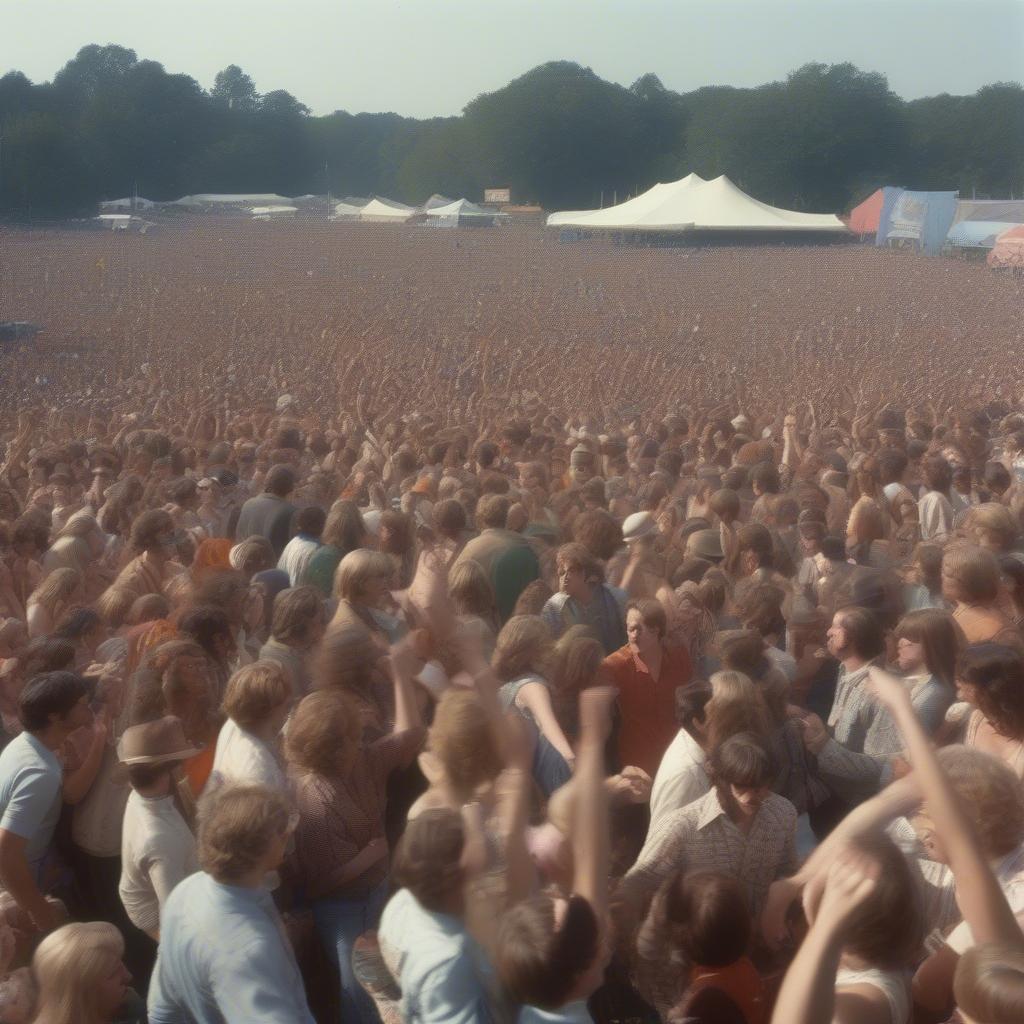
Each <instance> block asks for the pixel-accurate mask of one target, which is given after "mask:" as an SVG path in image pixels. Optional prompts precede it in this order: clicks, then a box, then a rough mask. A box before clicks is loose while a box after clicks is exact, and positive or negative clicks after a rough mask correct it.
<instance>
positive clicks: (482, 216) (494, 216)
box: [426, 199, 509, 227]
mask: <svg viewBox="0 0 1024 1024" xmlns="http://www.w3.org/2000/svg"><path fill="white" fill-rule="evenodd" d="M426 215H427V223H429V224H433V225H435V226H439V227H458V226H459V225H460V224H462V225H476V226H487V225H493V224H496V223H497V222H499V221H506V220H508V219H509V218H508V214H505V213H497V212H496V211H494V210H485V209H484V208H483V207H482V206H477V204H476V203H471V202H470V201H469V200H468V199H456V200H455V201H454V202H452V203H449V204H448V205H447V206H435V207H433V208H431V209H428V210H427V211H426Z"/></svg>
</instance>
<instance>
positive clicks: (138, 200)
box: [100, 196, 156, 213]
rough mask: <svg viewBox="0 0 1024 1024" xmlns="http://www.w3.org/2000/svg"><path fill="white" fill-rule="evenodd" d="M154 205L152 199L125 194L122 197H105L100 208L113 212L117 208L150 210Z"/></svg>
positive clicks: (106, 211)
mask: <svg viewBox="0 0 1024 1024" xmlns="http://www.w3.org/2000/svg"><path fill="white" fill-rule="evenodd" d="M155 205H156V203H154V202H153V200H152V199H143V198H142V196H125V197H124V199H107V200H105V201H104V202H102V203H100V209H101V210H103V211H104V212H105V213H114V212H116V211H118V210H151V209H153V207H154V206H155Z"/></svg>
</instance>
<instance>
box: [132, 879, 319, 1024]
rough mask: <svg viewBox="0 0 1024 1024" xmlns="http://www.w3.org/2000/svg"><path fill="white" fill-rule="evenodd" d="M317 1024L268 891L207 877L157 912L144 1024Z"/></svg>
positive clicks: (188, 884)
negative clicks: (155, 946) (157, 932)
mask: <svg viewBox="0 0 1024 1024" xmlns="http://www.w3.org/2000/svg"><path fill="white" fill-rule="evenodd" d="M257 1022H259V1024H315V1022H314V1020H313V1015H312V1014H311V1013H310V1012H309V1006H308V1005H307V1003H306V993H305V990H304V988H303V985H302V976H301V975H300V974H299V968H298V965H297V964H296V963H295V955H294V954H293V953H292V948H291V946H290V945H289V943H288V940H287V938H286V937H285V933H284V930H283V927H282V925H281V919H280V917H279V916H278V913H277V908H276V907H275V906H274V901H273V899H272V898H271V895H270V893H269V892H267V891H266V890H265V889H243V888H241V887H239V886H233V885H223V884H221V883H220V882H217V881H215V880H214V879H213V878H211V877H210V875H208V874H206V873H205V872H199V873H197V874H194V875H191V876H189V877H188V878H186V879H185V880H184V881H183V882H180V883H179V884H178V885H177V886H175V888H174V891H173V892H172V893H171V895H170V897H168V900H167V902H166V903H165V904H164V907H163V910H162V911H161V913H160V948H159V952H158V954H157V960H156V967H155V969H154V971H153V979H152V981H151V982H150V986H149V1024H257Z"/></svg>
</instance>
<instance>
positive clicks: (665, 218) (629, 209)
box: [547, 174, 848, 233]
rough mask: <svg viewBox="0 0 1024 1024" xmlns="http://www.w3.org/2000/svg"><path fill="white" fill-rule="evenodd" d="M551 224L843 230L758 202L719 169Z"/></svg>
mask: <svg viewBox="0 0 1024 1024" xmlns="http://www.w3.org/2000/svg"><path fill="white" fill-rule="evenodd" d="M547 222H548V225H549V226H552V227H577V228H588V229H590V230H596V231H600V230H619V231H638V232H639V231H646V232H658V231H666V232H668V231H672V232H681V231H764V232H768V231H779V232H787V233H799V232H823V233H824V232H846V231H847V230H848V229H847V227H846V225H845V224H843V222H842V221H841V220H840V219H839V218H838V217H836V216H835V215H834V214H831V213H799V212H797V211H796V210H782V209H779V208H778V207H775V206H769V205H768V204H767V203H762V202H759V201H758V200H757V199H754V198H753V197H751V196H748V195H747V194H746V193H745V192H744V191H743V190H742V189H740V188H737V187H736V186H735V185H734V184H733V183H732V182H731V181H730V180H729V179H728V178H727V177H726V176H725V175H724V174H723V175H721V176H720V177H718V178H714V179H712V180H711V181H704V180H703V179H702V178H700V177H698V176H697V175H695V174H688V175H687V176H686V177H685V178H683V179H681V180H680V181H674V182H668V183H667V184H665V183H663V184H659V185H655V186H654V187H653V188H651V189H649V190H648V191H647V192H645V193H643V195H640V196H637V197H636V198H635V199H631V200H629V201H628V202H625V203H620V204H619V205H618V206H612V207H609V208H608V209H607V210H587V211H582V212H577V213H562V214H557V213H556V214H552V215H551V216H550V217H548V221H547Z"/></svg>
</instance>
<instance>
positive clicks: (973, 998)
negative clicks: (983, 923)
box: [953, 942, 1024, 1024]
mask: <svg viewBox="0 0 1024 1024" xmlns="http://www.w3.org/2000/svg"><path fill="white" fill-rule="evenodd" d="M953 994H954V995H955V996H956V1005H957V1007H958V1009H959V1010H960V1012H961V1014H966V1015H967V1016H968V1017H969V1018H970V1019H971V1020H972V1021H975V1022H976V1024H1017V1022H1018V1021H1021V1020H1024V945H1022V944H1019V943H1013V944H1012V945H1011V944H1010V943H1008V942H985V943H982V944H981V945H979V946H972V947H971V948H970V949H968V950H967V951H966V952H965V953H963V954H962V955H961V957H960V960H959V962H958V963H957V965H956V973H955V974H954V975H953Z"/></svg>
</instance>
